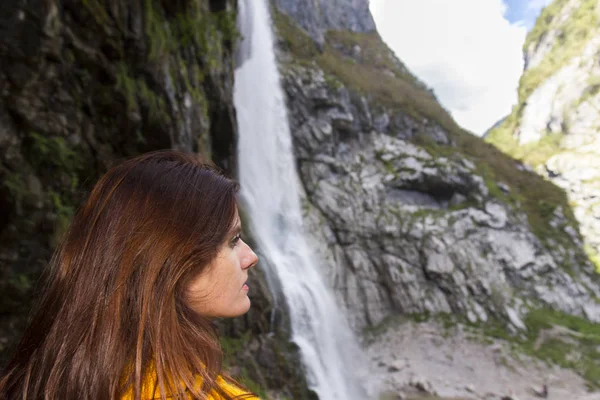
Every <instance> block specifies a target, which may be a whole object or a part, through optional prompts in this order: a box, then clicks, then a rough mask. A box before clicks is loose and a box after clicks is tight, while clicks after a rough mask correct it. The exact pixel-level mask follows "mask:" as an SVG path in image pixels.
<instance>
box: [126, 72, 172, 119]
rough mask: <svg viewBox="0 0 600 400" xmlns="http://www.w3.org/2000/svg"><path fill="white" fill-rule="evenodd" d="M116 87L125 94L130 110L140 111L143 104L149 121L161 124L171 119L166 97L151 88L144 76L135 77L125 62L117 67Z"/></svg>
mask: <svg viewBox="0 0 600 400" xmlns="http://www.w3.org/2000/svg"><path fill="white" fill-rule="evenodd" d="M116 87H117V89H118V90H119V91H120V92H121V93H122V94H123V97H124V98H125V102H126V104H127V110H128V111H129V112H134V111H138V110H139V106H140V105H141V106H142V107H145V108H146V110H147V114H148V118H149V121H151V122H154V123H158V124H160V123H162V122H166V121H168V120H169V118H170V116H169V112H168V110H167V105H166V102H165V99H164V97H163V96H161V95H159V94H157V93H156V92H154V91H153V90H152V89H150V88H149V87H148V84H147V83H146V81H145V80H144V79H143V78H142V77H137V78H134V77H133V76H132V74H131V72H130V71H129V68H128V67H127V64H125V63H123V62H122V63H119V65H118V67H117V82H116Z"/></svg>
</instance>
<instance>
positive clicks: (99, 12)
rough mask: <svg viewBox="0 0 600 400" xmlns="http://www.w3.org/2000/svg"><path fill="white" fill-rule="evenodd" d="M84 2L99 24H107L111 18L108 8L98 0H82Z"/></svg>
mask: <svg viewBox="0 0 600 400" xmlns="http://www.w3.org/2000/svg"><path fill="white" fill-rule="evenodd" d="M82 3H83V6H84V7H85V8H87V10H88V11H89V12H90V15H92V17H93V18H94V19H95V20H96V23H97V24H98V25H106V23H107V22H108V21H109V20H110V19H109V16H108V12H107V11H106V8H104V6H103V5H102V4H100V2H99V1H98V0H82Z"/></svg>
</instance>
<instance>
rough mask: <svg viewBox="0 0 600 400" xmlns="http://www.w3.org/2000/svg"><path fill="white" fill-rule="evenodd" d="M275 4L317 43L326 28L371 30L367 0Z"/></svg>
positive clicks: (290, 0)
mask: <svg viewBox="0 0 600 400" xmlns="http://www.w3.org/2000/svg"><path fill="white" fill-rule="evenodd" d="M275 4H276V5H277V7H278V8H279V10H280V11H283V12H284V13H286V14H288V15H289V16H291V17H292V18H293V19H294V20H295V21H296V23H297V24H298V25H299V26H301V27H302V28H304V29H305V30H306V31H307V32H308V33H309V34H310V36H311V37H312V38H313V39H314V40H315V41H316V42H317V43H319V44H321V45H322V44H323V42H324V37H323V35H324V33H325V32H326V31H328V30H349V31H352V32H369V31H374V30H375V21H374V20H373V17H372V16H371V13H370V11H369V2H368V0H316V1H312V0H300V1H297V0H276V1H275Z"/></svg>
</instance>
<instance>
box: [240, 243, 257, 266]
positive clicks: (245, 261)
mask: <svg viewBox="0 0 600 400" xmlns="http://www.w3.org/2000/svg"><path fill="white" fill-rule="evenodd" d="M244 246H246V249H245V252H244V256H243V258H242V268H243V269H249V268H252V267H254V266H255V265H256V264H257V263H258V256H257V255H256V253H254V251H253V250H252V248H250V246H248V245H247V244H246V243H245V242H244Z"/></svg>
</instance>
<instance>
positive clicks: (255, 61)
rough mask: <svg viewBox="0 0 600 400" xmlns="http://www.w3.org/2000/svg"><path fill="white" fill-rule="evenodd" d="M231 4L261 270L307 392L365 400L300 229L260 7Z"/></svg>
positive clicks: (281, 105)
mask: <svg viewBox="0 0 600 400" xmlns="http://www.w3.org/2000/svg"><path fill="white" fill-rule="evenodd" d="M238 4H239V19H238V23H239V26H240V31H241V34H242V36H243V38H244V40H243V41H242V44H241V48H240V49H239V54H238V62H239V63H240V64H241V66H240V67H239V68H238V69H237V70H236V74H235V90H234V101H235V107H236V109H237V116H238V123H239V136H240V137H239V148H238V159H239V165H238V166H239V179H240V183H241V187H242V191H241V195H242V201H243V203H244V205H245V206H246V210H247V211H248V212H249V213H250V215H251V226H250V228H251V232H252V234H253V236H254V239H255V240H256V241H257V244H258V247H259V249H260V253H261V257H262V259H263V262H262V263H261V264H262V266H263V268H265V269H266V272H267V276H268V280H269V282H270V284H271V285H273V284H277V285H280V288H281V291H282V292H283V294H284V297H285V301H286V302H287V306H288V310H289V312H290V320H291V325H292V340H293V341H294V342H295V343H296V344H297V345H298V346H299V348H300V352H301V355H302V359H303V362H304V365H305V367H306V370H307V374H308V381H309V384H310V386H311V388H312V389H313V390H315V392H316V393H317V394H318V396H319V398H320V399H322V400H335V399H340V400H341V399H343V400H352V399H359V398H360V399H365V398H366V396H365V393H364V391H363V389H362V385H361V383H360V379H359V377H358V375H359V374H358V372H357V368H359V366H360V365H361V362H360V361H358V360H360V359H361V353H360V350H359V348H358V346H357V345H356V341H355V339H354V337H353V335H352V333H351V331H350V329H349V328H348V325H347V323H346V321H345V320H344V318H343V315H342V312H341V310H340V309H339V308H338V307H337V305H336V303H335V301H334V298H333V294H332V293H331V289H329V288H328V287H327V285H326V284H325V279H324V277H323V276H322V275H321V274H320V272H319V271H318V268H319V265H318V262H317V260H316V258H315V257H314V255H313V254H312V252H311V250H310V249H309V247H308V246H307V243H306V239H305V237H304V235H303V231H302V215H301V211H300V183H299V179H298V175H297V173H296V168H295V161H294V156H293V153H292V139H291V134H290V128H289V125H288V120H287V109H286V106H285V100H284V94H283V90H282V88H281V84H280V78H279V72H278V70H277V64H276V60H275V53H274V50H273V34H272V31H271V19H270V16H269V11H268V8H267V3H266V0H241V1H240V2H239V3H238ZM265 258H266V260H265ZM251 290H252V288H251ZM357 361H358V362H357ZM357 364H358V365H357ZM363 365H364V364H363Z"/></svg>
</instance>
